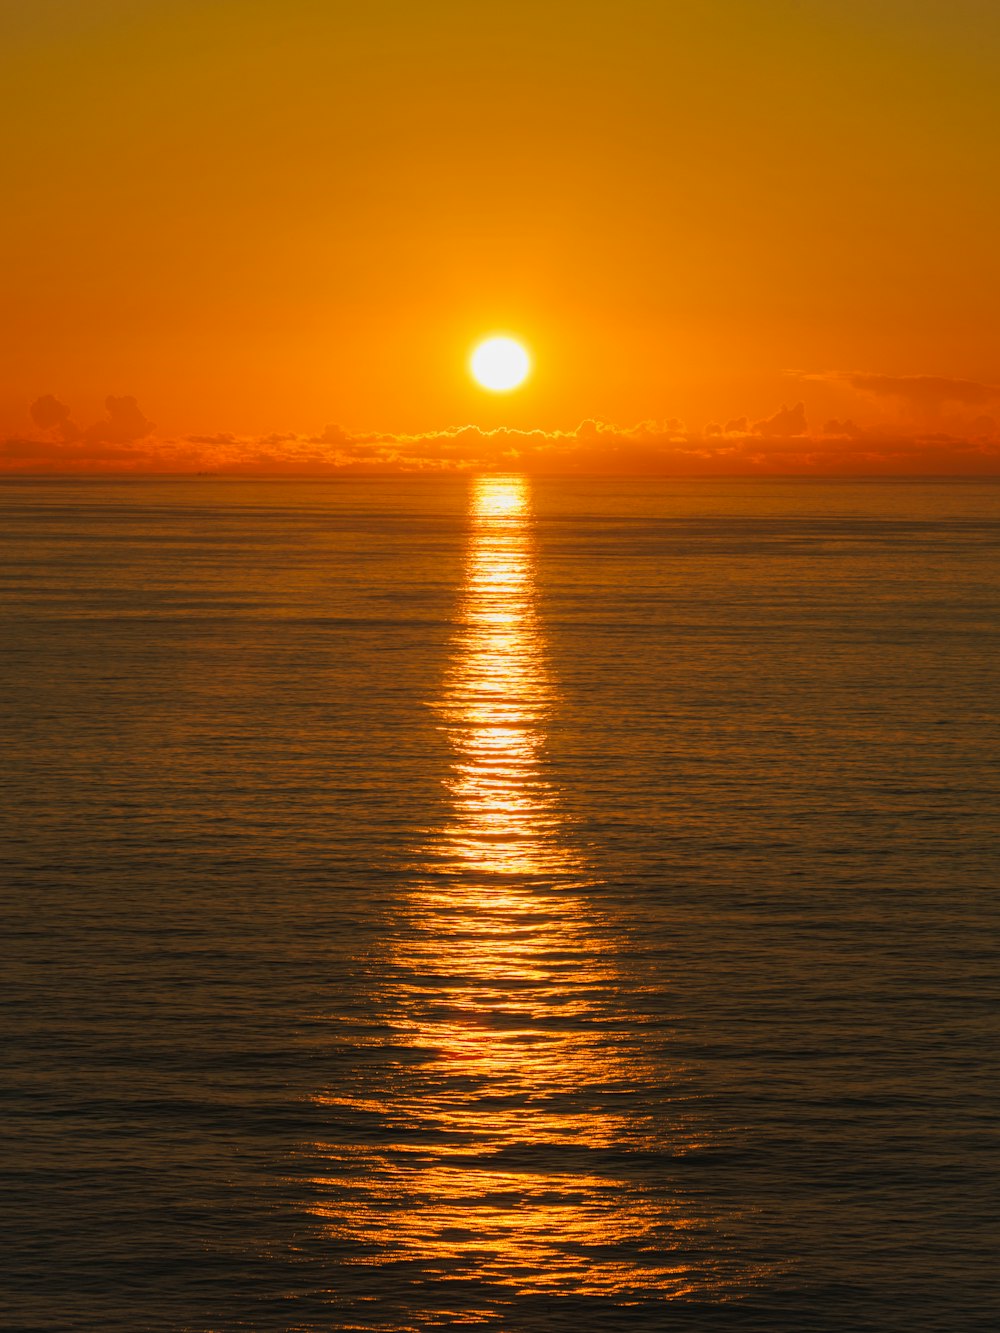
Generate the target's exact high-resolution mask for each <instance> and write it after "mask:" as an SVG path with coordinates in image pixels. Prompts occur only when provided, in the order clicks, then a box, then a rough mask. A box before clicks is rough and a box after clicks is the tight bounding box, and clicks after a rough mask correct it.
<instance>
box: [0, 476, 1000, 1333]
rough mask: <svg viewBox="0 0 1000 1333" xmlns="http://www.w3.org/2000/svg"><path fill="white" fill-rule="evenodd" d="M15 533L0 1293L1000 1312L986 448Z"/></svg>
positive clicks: (98, 487) (783, 1332)
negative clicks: (841, 473) (911, 464)
mask: <svg viewBox="0 0 1000 1333" xmlns="http://www.w3.org/2000/svg"><path fill="white" fill-rule="evenodd" d="M0 562H2V563H0V575H2V606H3V610H2V617H0V621H2V627H0V633H2V640H0V644H2V647H0V711H2V742H0V744H2V749H3V760H2V769H0V785H2V791H3V810H4V814H3V820H4V829H3V844H4V855H3V865H4V870H3V885H4V888H3V897H2V920H0V929H2V938H3V940H4V943H3V954H4V958H5V966H4V973H5V978H6V981H5V988H4V1004H5V1017H4V1030H5V1034H6V1054H5V1056H4V1062H3V1080H2V1081H3V1085H4V1087H5V1092H4V1097H5V1103H6V1123H7V1145H8V1153H7V1155H6V1166H5V1195H6V1206H5V1219H6V1220H5V1223H4V1227H5V1231H4V1239H3V1248H2V1254H0V1268H2V1270H3V1274H4V1293H5V1294H4V1298H3V1299H4V1305H3V1310H2V1314H0V1326H2V1327H3V1328H4V1329H11V1330H75V1329H95V1330H104V1331H109V1330H113V1331H122V1333H137V1331H140V1330H190V1331H193V1333H194V1331H196V1333H211V1331H213V1330H219V1331H222V1330H239V1329H249V1330H262V1333H263V1331H267V1333H271V1331H272V1330H289V1331H291V1330H295V1331H306V1330H308V1331H310V1333H312V1331H316V1333H319V1331H320V1330H368V1331H376V1330H378V1331H379V1333H381V1331H391V1333H410V1331H411V1330H412V1331H413V1333H417V1331H420V1333H422V1331H423V1330H431V1329H482V1330H497V1331H498V1333H548V1331H549V1330H552V1331H553V1333H555V1331H556V1330H570V1331H571V1333H601V1331H603V1330H637V1331H638V1330H670V1329H678V1330H684V1331H685V1333H686V1331H688V1330H690V1331H691V1333H700V1330H712V1331H713V1333H714V1331H715V1330H723V1331H724V1330H730V1329H738V1330H760V1333H809V1331H810V1330H817V1331H823V1333H843V1331H844V1330H873V1331H876V1333H892V1331H895V1330H899V1333H903V1331H904V1330H905V1333H924V1331H930V1330H940V1331H941V1333H972V1331H973V1330H983V1331H984V1333H985V1331H986V1330H993V1329H995V1328H997V1327H998V1326H1000V1302H998V1289H997V1283H996V1276H997V1263H996V1252H995V1251H996V1241H997V1235H998V1225H1000V1209H998V1207H997V1199H998V1191H997V1184H998V1173H997V1169H996V1161H997V1159H996V1151H995V1150H996V1147H997V1135H996V1127H997V1110H998V1100H1000V1098H998V1087H1000V1080H998V1078H997V1074H998V1068H997V1066H998V1063H1000V1062H998V1059H997V1052H998V1043H997V1035H998V1034H997V1022H996V1001H997V987H996V984H995V974H996V966H995V965H996V927H997V916H998V908H997V901H996V889H997V884H998V879H1000V873H998V872H1000V846H998V843H1000V838H998V829H1000V817H998V813H997V796H998V789H1000V763H998V760H1000V727H998V712H1000V690H998V683H1000V682H998V662H1000V632H998V624H1000V620H998V614H997V613H998V583H1000V578H998V575H1000V485H995V484H989V483H982V482H979V483H934V484H929V483H923V482H868V483H858V484H847V483H834V482H811V483H807V482H789V481H786V482H781V481H736V482H726V483H723V482H694V481H686V482H683V483H674V482H664V481H649V480H645V481H641V482H637V481H615V480H596V479H590V480H588V479H581V480H572V481H567V480H555V479H547V480H546V479H535V480H529V479H528V478H525V477H522V476H517V475H510V476H501V475H489V476H482V477H474V478H463V477H457V476H456V477H450V478H447V479H443V480H442V479H440V478H436V479H428V478H416V479H412V478H411V479H374V480H373V479H368V480H365V479H349V480H341V481H335V482H318V483H305V482H302V483H291V482H288V483H281V482H274V483H269V482H252V483H251V482H248V483H240V482H224V481H213V480H204V481H187V482H181V481H178V482H138V481H132V482H57V481H43V482H33V481H18V482H11V483H7V484H5V485H4V486H3V487H2V488H0Z"/></svg>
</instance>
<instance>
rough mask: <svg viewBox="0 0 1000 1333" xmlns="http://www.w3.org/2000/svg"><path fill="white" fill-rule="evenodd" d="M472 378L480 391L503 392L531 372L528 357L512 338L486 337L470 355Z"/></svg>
mask: <svg viewBox="0 0 1000 1333" xmlns="http://www.w3.org/2000/svg"><path fill="white" fill-rule="evenodd" d="M469 367H470V369H471V371H472V378H473V379H474V380H475V381H476V383H477V384H481V385H482V386H483V388H484V389H492V390H493V392H494V393H505V392H506V391H507V390H508V389H516V388H517V386H518V385H519V384H521V383H523V381H524V379H525V377H526V376H527V374H528V371H529V370H530V369H531V358H530V357H529V356H528V353H527V352H526V351H525V350H524V348H523V347H522V346H521V344H520V343H519V342H515V341H514V339H513V338H487V339H486V341H485V342H482V343H480V344H479V346H478V347H477V348H476V350H475V351H474V352H473V353H472V360H471V361H470V362H469Z"/></svg>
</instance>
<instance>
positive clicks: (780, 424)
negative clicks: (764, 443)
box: [753, 403, 809, 436]
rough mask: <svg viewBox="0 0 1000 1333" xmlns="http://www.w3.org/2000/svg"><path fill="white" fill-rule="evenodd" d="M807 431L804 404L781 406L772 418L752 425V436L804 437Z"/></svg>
mask: <svg viewBox="0 0 1000 1333" xmlns="http://www.w3.org/2000/svg"><path fill="white" fill-rule="evenodd" d="M808 430H809V425H808V423H807V421H806V409H805V404H804V403H796V404H795V406H794V407H786V406H785V405H784V404H782V406H781V408H780V410H779V411H777V412H775V414H774V416H771V417H765V419H764V420H763V421H755V422H754V423H753V433H754V435H778V436H786V435H805V434H806V433H807V432H808Z"/></svg>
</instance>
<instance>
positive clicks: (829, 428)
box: [823, 417, 865, 440]
mask: <svg viewBox="0 0 1000 1333" xmlns="http://www.w3.org/2000/svg"><path fill="white" fill-rule="evenodd" d="M823 434H824V435H843V436H844V437H845V439H848V440H863V439H864V436H865V432H864V431H863V430H862V429H861V427H860V426H856V425H855V424H854V422H853V421H852V420H851V419H850V417H847V418H846V419H845V420H844V421H838V420H837V418H836V417H834V418H832V419H831V420H830V421H828V422H827V423H826V425H825V426H824V427H823Z"/></svg>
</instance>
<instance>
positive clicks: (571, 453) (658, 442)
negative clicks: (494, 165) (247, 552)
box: [0, 396, 1000, 478]
mask: <svg viewBox="0 0 1000 1333" xmlns="http://www.w3.org/2000/svg"><path fill="white" fill-rule="evenodd" d="M31 415H32V419H33V421H34V424H35V425H36V427H38V428H39V429H40V430H42V431H44V432H45V438H41V439H28V438H15V439H8V440H6V441H4V442H2V443H0V470H3V471H5V472H7V473H20V474H22V475H28V474H49V475H63V476H66V475H74V474H98V475H102V474H103V475H109V476H112V475H130V476H142V475H154V476H164V475H175V476H184V475H188V476H190V475H194V474H210V475H213V476H219V477H318V478H320V477H333V476H345V475H347V476H349V475H352V474H359V475H371V476H375V475H381V474H397V473H419V472H470V471H491V470H497V469H503V470H510V471H523V472H528V473H534V474H538V475H544V474H547V475H605V476H612V475H631V476H664V477H747V476H775V477H777V476H801V475H806V476H817V477H824V476H829V477H835V476H839V477H850V476H900V475H906V476H918V475H924V476H994V477H1000V438H998V436H997V432H996V423H995V422H994V421H993V420H992V419H991V418H988V417H981V418H979V419H978V421H977V424H976V429H975V430H966V431H964V432H961V433H956V432H951V433H949V432H946V431H941V430H937V431H935V432H933V433H930V432H924V433H913V432H910V433H905V432H901V431H895V432H886V431H885V430H884V429H882V430H879V429H877V428H862V427H860V426H858V425H855V423H854V422H853V421H851V420H839V419H833V420H830V421H827V423H826V425H825V426H824V429H823V431H822V433H821V434H819V435H810V434H809V433H808V427H807V422H806V415H805V408H804V406H803V405H802V403H796V404H795V406H793V407H788V406H783V407H782V408H780V409H779V410H778V411H777V412H775V413H773V414H772V415H771V416H769V417H765V418H763V419H762V420H760V421H756V422H755V423H754V425H753V428H752V430H751V429H748V425H747V420H746V418H734V419H732V420H730V421H728V422H727V423H726V425H725V427H724V428H723V429H722V430H721V431H720V429H719V427H718V426H717V425H716V426H714V427H712V428H706V430H705V431H704V432H703V433H699V432H696V431H692V430H689V429H688V428H686V427H685V426H684V425H683V423H682V422H680V421H679V420H677V419H674V418H671V419H668V420H666V421H641V422H638V423H637V424H635V425H632V426H620V425H616V424H614V423H612V422H607V421H603V420H600V419H598V418H594V417H591V418H587V419H586V420H584V421H582V422H580V424H579V425H578V426H577V427H576V428H575V429H573V430H552V431H542V430H514V429H511V428H508V427H501V428H499V429H497V430H483V429H481V428H480V427H479V426H474V425H465V426H455V427H452V428H449V429H446V430H437V431H425V432H420V433H414V434H399V433H391V432H384V431H351V430H349V429H348V428H347V427H345V426H342V425H329V426H326V427H324V428H323V429H322V430H321V431H320V432H319V433H318V434H316V435H296V434H289V433H275V434H271V435H266V436H239V435H236V434H233V433H230V432H222V433H217V434H210V435H191V436H188V437H186V438H184V439H179V440H178V439H162V438H156V437H154V436H153V435H152V433H151V432H152V426H151V423H150V422H149V421H148V420H147V419H146V417H145V416H144V414H143V413H142V412H141V411H140V409H139V407H138V405H137V404H136V401H135V399H134V398H128V397H126V398H110V399H108V400H107V418H106V419H105V420H103V421H101V422H99V423H97V424H96V425H95V426H92V427H90V428H88V429H87V430H85V431H77V432H76V436H75V438H72V439H66V438H54V436H62V434H63V432H64V431H65V430H66V429H68V426H67V423H68V422H69V415H68V409H67V408H66V407H65V405H64V404H62V403H60V402H59V401H58V400H57V399H55V398H52V397H51V396H47V397H46V398H45V399H39V400H37V401H36V403H35V404H33V406H32V413H31ZM70 424H71V423H70ZM73 429H74V430H75V427H74V428H73Z"/></svg>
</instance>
